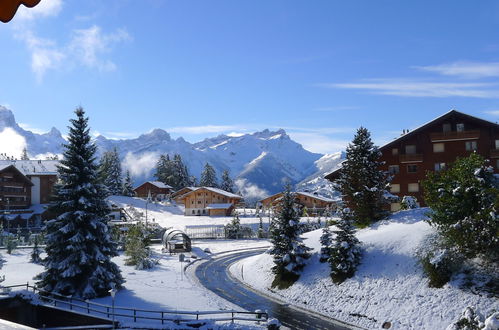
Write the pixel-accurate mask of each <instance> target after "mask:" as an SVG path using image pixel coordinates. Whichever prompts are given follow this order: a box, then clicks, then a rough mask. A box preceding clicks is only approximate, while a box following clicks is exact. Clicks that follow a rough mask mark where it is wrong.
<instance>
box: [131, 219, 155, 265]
mask: <svg viewBox="0 0 499 330" xmlns="http://www.w3.org/2000/svg"><path fill="white" fill-rule="evenodd" d="M149 235H150V234H149V232H148V230H147V229H146V228H145V226H144V225H143V224H142V223H140V222H139V223H138V224H136V225H132V226H130V228H129V229H128V233H127V237H126V240H125V254H126V256H127V257H128V258H126V259H125V264H126V265H129V266H135V269H138V270H142V269H151V268H153V267H154V265H155V264H157V261H156V260H154V259H153V258H152V251H151V249H150V248H149V245H150V239H149Z"/></svg>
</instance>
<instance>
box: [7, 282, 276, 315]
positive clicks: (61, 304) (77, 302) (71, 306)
mask: <svg viewBox="0 0 499 330" xmlns="http://www.w3.org/2000/svg"><path fill="white" fill-rule="evenodd" d="M1 288H2V289H3V290H4V292H6V290H5V289H7V291H8V292H10V291H11V290H12V289H13V288H25V289H26V291H28V292H30V291H32V292H33V293H35V294H38V297H39V299H40V300H41V301H46V302H47V304H43V305H45V306H48V307H55V308H59V309H64V310H69V311H73V312H78V313H85V314H88V315H91V316H99V315H100V316H103V317H104V316H105V317H106V318H107V319H109V320H111V319H110V318H112V317H113V315H114V317H116V318H117V317H121V318H128V319H130V320H133V322H134V323H136V322H137V320H144V321H157V322H161V324H164V323H165V322H174V323H176V324H180V323H184V324H187V323H196V324H198V323H201V322H227V321H230V322H232V323H234V322H235V321H249V322H261V321H267V320H268V313H267V312H260V311H258V312H246V311H236V310H226V311H178V310H176V311H158V310H147V309H139V308H130V307H122V306H114V307H113V306H110V305H105V304H99V303H95V302H91V301H89V300H83V299H79V298H73V297H67V296H64V295H60V294H57V293H51V292H48V291H45V290H41V289H38V288H37V287H35V286H32V285H30V284H29V282H28V283H26V284H18V285H9V286H1ZM207 316H213V317H209V318H207Z"/></svg>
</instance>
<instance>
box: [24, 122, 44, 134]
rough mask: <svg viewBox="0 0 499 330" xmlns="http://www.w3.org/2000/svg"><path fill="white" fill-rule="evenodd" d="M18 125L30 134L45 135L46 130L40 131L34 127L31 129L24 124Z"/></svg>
mask: <svg viewBox="0 0 499 330" xmlns="http://www.w3.org/2000/svg"><path fill="white" fill-rule="evenodd" d="M18 125H19V126H20V127H21V128H22V129H24V130H26V131H30V132H33V133H36V134H45V133H47V131H46V130H43V129H40V128H36V127H33V126H31V125H30V124H26V123H18Z"/></svg>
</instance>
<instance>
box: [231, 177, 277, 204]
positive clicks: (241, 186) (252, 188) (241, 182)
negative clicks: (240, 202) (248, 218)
mask: <svg viewBox="0 0 499 330" xmlns="http://www.w3.org/2000/svg"><path fill="white" fill-rule="evenodd" d="M234 184H235V185H236V187H237V191H238V192H239V193H241V194H242V195H243V196H244V198H245V199H246V200H248V201H250V200H259V199H263V198H265V197H267V196H268V195H269V193H268V191H266V190H265V189H261V188H259V187H258V186H257V185H255V184H252V183H248V180H247V179H236V180H235V181H234Z"/></svg>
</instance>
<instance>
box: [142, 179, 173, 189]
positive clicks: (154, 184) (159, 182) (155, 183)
mask: <svg viewBox="0 0 499 330" xmlns="http://www.w3.org/2000/svg"><path fill="white" fill-rule="evenodd" d="M147 182H149V183H150V184H152V185H153V186H156V187H158V188H163V189H164V188H166V189H172V188H173V187H172V186H169V185H167V184H166V183H163V182H161V181H147Z"/></svg>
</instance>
